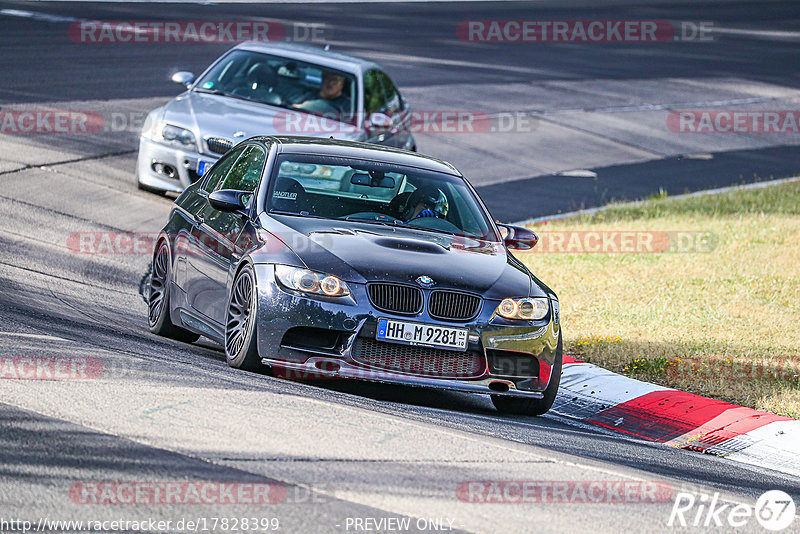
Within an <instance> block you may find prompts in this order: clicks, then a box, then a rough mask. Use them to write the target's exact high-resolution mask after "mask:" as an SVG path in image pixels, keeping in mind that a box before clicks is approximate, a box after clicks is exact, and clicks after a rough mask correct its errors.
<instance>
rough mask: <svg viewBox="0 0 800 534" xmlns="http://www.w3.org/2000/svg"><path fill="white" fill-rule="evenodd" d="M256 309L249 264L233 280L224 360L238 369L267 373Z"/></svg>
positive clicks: (254, 285) (253, 276) (256, 304)
mask: <svg viewBox="0 0 800 534" xmlns="http://www.w3.org/2000/svg"><path fill="white" fill-rule="evenodd" d="M257 306H258V303H257V298H256V277H255V272H254V271H253V267H252V266H250V265H249V264H247V265H245V266H244V267H242V269H241V270H240V271H239V274H237V275H236V279H235V280H234V281H233V287H232V288H231V294H230V296H228V309H227V312H226V315H225V317H226V319H225V359H226V360H227V361H228V365H230V366H231V367H234V368H236V369H244V370H246V371H262V370H264V365H263V364H262V363H261V357H260V356H259V355H258V344H257V343H256V333H255V332H256V310H257V309H258V308H257Z"/></svg>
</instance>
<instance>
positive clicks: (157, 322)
mask: <svg viewBox="0 0 800 534" xmlns="http://www.w3.org/2000/svg"><path fill="white" fill-rule="evenodd" d="M170 264H171V262H170V255H169V247H168V246H167V244H166V243H164V242H163V241H162V242H161V243H160V244H159V245H158V248H157V249H156V253H155V254H154V255H153V266H152V275H151V277H150V294H149V295H148V297H147V308H148V310H147V311H148V323H149V324H150V331H151V332H152V333H154V334H157V335H159V336H163V337H168V338H170V339H175V340H178V341H185V342H186V343H194V342H195V341H197V340H198V339H200V334H195V333H194V332H190V331H189V330H186V329H184V328H181V327H179V326H175V325H174V324H172V320H170V317H169V280H170Z"/></svg>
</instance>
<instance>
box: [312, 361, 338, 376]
mask: <svg viewBox="0 0 800 534" xmlns="http://www.w3.org/2000/svg"><path fill="white" fill-rule="evenodd" d="M314 367H316V368H317V369H319V370H320V371H325V372H327V373H338V372H339V369H341V368H342V366H341V365H339V364H338V363H336V362H331V361H325V360H321V361H317V362H314Z"/></svg>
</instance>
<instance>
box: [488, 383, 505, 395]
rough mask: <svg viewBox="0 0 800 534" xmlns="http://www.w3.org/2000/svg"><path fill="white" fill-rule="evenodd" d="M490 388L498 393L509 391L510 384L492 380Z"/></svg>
mask: <svg viewBox="0 0 800 534" xmlns="http://www.w3.org/2000/svg"><path fill="white" fill-rule="evenodd" d="M489 389H491V390H492V391H496V392H498V393H506V392H507V391H508V384H506V383H505V382H490V383H489Z"/></svg>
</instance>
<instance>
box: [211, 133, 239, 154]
mask: <svg viewBox="0 0 800 534" xmlns="http://www.w3.org/2000/svg"><path fill="white" fill-rule="evenodd" d="M206 144H207V145H208V149H209V150H210V151H211V152H214V153H215V154H224V153H225V152H227V151H228V150H230V149H231V147H232V146H233V142H232V141H228V140H227V139H223V138H221V137H207V138H206Z"/></svg>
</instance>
